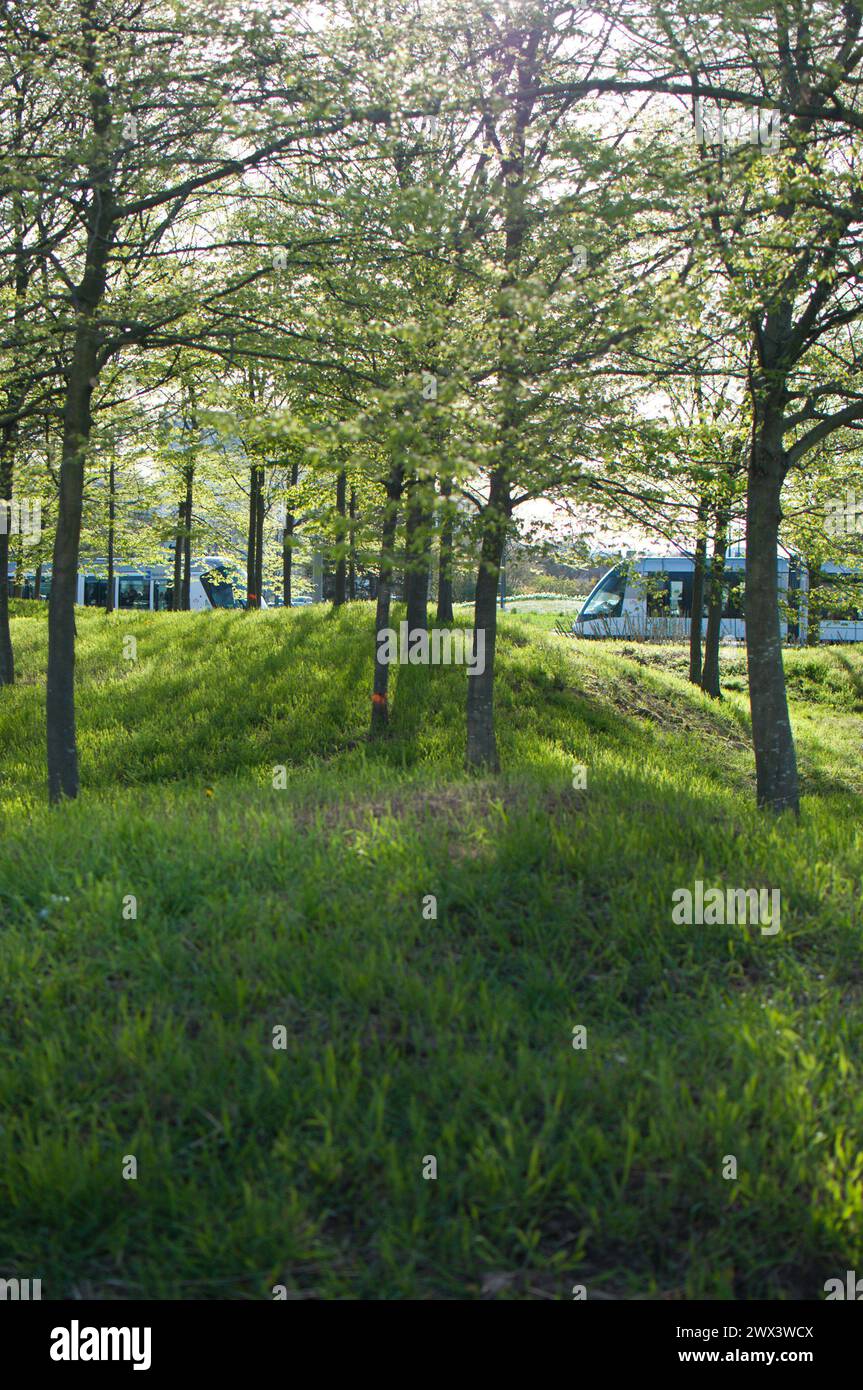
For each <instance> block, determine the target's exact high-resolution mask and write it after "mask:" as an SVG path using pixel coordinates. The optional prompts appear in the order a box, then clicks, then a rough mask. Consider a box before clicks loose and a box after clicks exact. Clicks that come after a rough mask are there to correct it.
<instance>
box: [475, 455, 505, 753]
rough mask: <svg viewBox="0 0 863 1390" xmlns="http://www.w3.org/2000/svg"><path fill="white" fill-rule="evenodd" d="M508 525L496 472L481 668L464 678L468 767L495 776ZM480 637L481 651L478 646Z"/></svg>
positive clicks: (483, 575)
mask: <svg viewBox="0 0 863 1390" xmlns="http://www.w3.org/2000/svg"><path fill="white" fill-rule="evenodd" d="M508 521H509V489H508V486H507V484H506V481H505V475H504V472H503V469H500V468H499V469H496V470H495V472H494V473H493V475H492V480H491V488H490V492H489V501H488V506H487V508H486V516H485V518H484V526H483V538H482V551H481V556H480V563H479V569H478V571H477V577H476V599H475V601H474V619H473V628H474V635H473V643H474V647H473V650H474V656H475V659H476V658H478V657H479V655H480V651H481V650H482V655H483V658H484V665H483V669H482V671H481V672H480V670H479V666H480V663H479V661H478V660H477V674H476V675H472V674H470V673H469V674H468V678H467V766H468V767H469V768H472V769H474V770H477V771H480V770H484V771H488V772H497V771H498V768H499V763H498V756H497V739H496V736H495V729H494V654H495V646H496V642H497V586H498V579H499V576H500V563H501V558H502V556H503V547H504V544H505V542H506V528H507V523H508ZM481 633H482V634H483V636H482V642H483V643H484V647H483V648H482V649H480V646H479V635H480V634H481Z"/></svg>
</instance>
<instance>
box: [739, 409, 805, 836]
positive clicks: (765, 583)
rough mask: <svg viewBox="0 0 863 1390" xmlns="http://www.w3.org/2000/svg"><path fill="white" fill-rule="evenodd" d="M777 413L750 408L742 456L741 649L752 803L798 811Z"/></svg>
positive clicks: (776, 809) (781, 462) (779, 419)
mask: <svg viewBox="0 0 863 1390" xmlns="http://www.w3.org/2000/svg"><path fill="white" fill-rule="evenodd" d="M783 462H784V460H783V452H782V421H781V417H780V416H779V415H778V413H776V412H774V411H772V410H770V409H769V408H761V409H758V408H756V418H755V424H754V428H753V435H752V450H751V453H750V459H749V479H748V491H747V518H746V651H747V657H748V666H749V701H750V706H751V710H752V742H753V745H754V749H755V771H756V781H757V798H758V805H759V806H766V807H768V808H769V809H770V810H773V811H785V810H790V811H793V812H794V813H795V814H798V813H799V809H800V800H799V790H798V783H797V756H796V753H795V748H794V738H793V735H792V733H791V722H790V720H789V717H788V701H787V698H786V693H785V671H784V668H783V665H782V642H781V636H780V628H779V586H778V580H777V573H776V556H777V545H778V541H779V522H780V519H781V509H780V496H781V491H782V483H783V479H784V467H783Z"/></svg>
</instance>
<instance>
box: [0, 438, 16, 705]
mask: <svg viewBox="0 0 863 1390" xmlns="http://www.w3.org/2000/svg"><path fill="white" fill-rule="evenodd" d="M14 439H15V426H14V424H12V423H8V424H6V425H4V426H3V431H2V434H0V506H2V515H0V685H12V684H13V683H14V680H15V654H14V652H13V650H12V631H11V628H10V626H9V532H10V529H11V526H12V508H11V506H10V505H9V504H10V503H11V501H12V473H13V464H12V449H13V447H14Z"/></svg>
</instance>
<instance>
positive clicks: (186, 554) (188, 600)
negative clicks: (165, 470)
mask: <svg viewBox="0 0 863 1390" xmlns="http://www.w3.org/2000/svg"><path fill="white" fill-rule="evenodd" d="M193 478H194V469H193V468H187V469H186V502H185V506H184V508H183V518H184V521H185V523H186V529H185V533H184V535H183V602H182V608H183V612H184V613H188V612H189V609H190V608H191V606H192V481H193Z"/></svg>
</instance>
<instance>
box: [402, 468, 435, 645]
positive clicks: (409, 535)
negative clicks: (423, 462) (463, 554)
mask: <svg viewBox="0 0 863 1390" xmlns="http://www.w3.org/2000/svg"><path fill="white" fill-rule="evenodd" d="M426 486H427V485H426V484H424V483H421V482H419V481H418V479H416V478H414V479H413V480H412V481H411V483H410V485H409V487H408V503H407V511H406V515H405V603H406V604H407V615H406V616H407V624H408V632H415V631H416V630H417V629H418V628H421V629H423V630H425V629H426V628H427V627H428V588H429V560H428V542H429V538H428V517H427V510H428V508H427V505H426V501H425V490H426Z"/></svg>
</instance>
